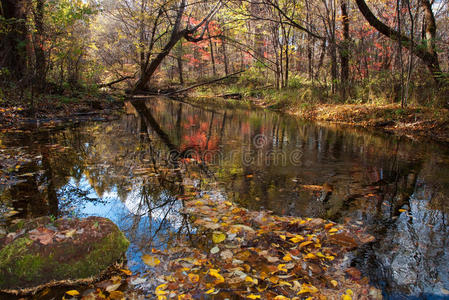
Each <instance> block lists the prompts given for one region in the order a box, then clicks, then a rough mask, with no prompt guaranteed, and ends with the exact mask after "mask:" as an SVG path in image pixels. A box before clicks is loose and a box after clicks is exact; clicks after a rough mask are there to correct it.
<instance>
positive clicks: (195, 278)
mask: <svg viewBox="0 0 449 300" xmlns="http://www.w3.org/2000/svg"><path fill="white" fill-rule="evenodd" d="M188 275H189V279H190V281H191V282H198V281H199V280H200V276H198V275H197V274H192V273H190V274H188Z"/></svg>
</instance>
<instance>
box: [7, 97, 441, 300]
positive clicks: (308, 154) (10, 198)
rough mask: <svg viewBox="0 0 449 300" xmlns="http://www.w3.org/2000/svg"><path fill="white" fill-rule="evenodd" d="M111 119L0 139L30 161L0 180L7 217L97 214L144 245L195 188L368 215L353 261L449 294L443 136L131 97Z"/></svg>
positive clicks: (396, 287)
mask: <svg viewBox="0 0 449 300" xmlns="http://www.w3.org/2000/svg"><path fill="white" fill-rule="evenodd" d="M125 110H126V114H124V115H123V116H122V118H121V119H119V120H116V121H112V122H108V123H88V124H84V125H82V126H77V127H67V128H65V129H63V130H51V129H49V128H44V129H42V128H41V129H39V130H37V129H36V130H32V131H30V132H28V133H26V132H23V133H20V134H17V133H15V134H8V133H5V134H3V136H2V137H1V140H2V147H3V151H6V150H7V149H10V148H12V147H16V146H21V147H24V148H23V149H24V151H26V152H27V153H28V154H29V155H31V156H32V157H33V159H32V160H30V161H28V162H27V163H26V164H23V165H22V166H21V167H20V168H19V169H17V170H9V171H8V172H9V173H8V176H10V177H11V178H15V181H11V182H10V184H9V185H6V184H5V185H3V186H2V187H1V195H0V197H1V199H2V200H1V201H2V202H1V204H0V205H1V206H4V207H6V206H11V207H13V208H14V209H15V210H17V211H18V212H19V213H18V214H17V215H16V216H15V217H16V218H28V217H35V216H41V215H52V216H55V217H56V216H70V215H74V216H89V215H98V216H104V217H108V218H110V219H111V220H113V221H114V222H115V223H116V224H118V226H119V227H120V228H121V229H122V230H123V231H124V232H125V234H126V235H127V237H128V238H129V240H130V241H131V247H130V249H129V251H128V260H129V267H130V268H131V269H132V270H133V271H142V270H143V268H144V266H143V264H142V262H141V259H140V256H141V255H142V253H146V252H147V251H150V249H151V248H159V249H164V248H166V247H170V246H172V245H175V244H176V240H177V238H178V237H179V236H181V235H182V236H189V235H190V233H192V231H193V230H194V229H192V227H191V224H190V220H189V219H188V218H187V217H186V216H185V215H183V214H182V208H183V199H186V198H187V197H189V196H191V195H187V194H186V187H190V186H196V187H199V188H201V189H202V190H203V191H204V192H208V193H213V194H214V195H215V196H216V197H226V198H228V199H230V200H233V201H236V202H238V203H239V204H241V205H242V206H245V207H247V208H249V209H256V210H257V209H268V210H272V211H274V212H275V213H277V214H290V215H297V216H315V217H322V218H326V219H332V220H334V221H338V222H342V223H344V222H350V223H354V224H358V225H360V226H364V227H367V228H368V230H369V232H371V233H372V234H373V235H375V237H376V241H375V242H373V243H371V244H369V245H366V246H365V247H364V248H362V249H359V250H358V251H357V252H356V253H354V257H353V259H352V265H354V266H356V267H357V268H359V269H360V270H361V271H362V273H363V274H364V275H366V276H368V277H369V278H370V279H371V281H372V283H373V284H374V285H377V286H380V287H382V289H383V292H384V296H386V297H387V298H392V299H403V298H428V299H440V298H444V297H445V296H446V297H447V296H448V295H449V275H448V274H449V257H448V256H449V251H448V249H449V248H448V232H447V224H446V223H447V220H446V218H447V214H448V210H449V206H448V197H447V195H448V192H449V191H448V190H449V174H448V173H449V168H448V166H449V151H448V149H447V148H445V147H444V146H443V145H439V144H432V143H417V142H414V141H411V140H408V139H404V138H398V137H395V136H390V135H384V134H379V133H376V132H367V131H365V130H359V129H354V128H345V127H341V126H336V125H329V124H322V125H320V124H315V123H310V122H305V121H302V120H299V119H295V118H291V117H288V116H283V115H279V114H276V113H272V112H267V111H262V110H254V111H249V110H232V111H231V110H226V109H218V108H214V107H209V108H206V107H203V108H201V107H197V106H192V105H189V104H185V103H180V102H176V101H170V100H159V99H151V100H148V101H138V102H133V103H131V102H127V103H126V104H125Z"/></svg>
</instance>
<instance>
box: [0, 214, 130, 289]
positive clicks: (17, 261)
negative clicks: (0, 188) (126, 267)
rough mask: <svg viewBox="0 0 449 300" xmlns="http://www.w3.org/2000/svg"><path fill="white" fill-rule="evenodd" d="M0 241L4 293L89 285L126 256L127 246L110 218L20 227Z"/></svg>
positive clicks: (31, 223) (45, 220) (33, 222)
mask: <svg viewBox="0 0 449 300" xmlns="http://www.w3.org/2000/svg"><path fill="white" fill-rule="evenodd" d="M9 231H10V232H9V233H8V234H7V235H6V236H5V237H3V238H1V239H0V291H6V292H14V291H16V292H17V291H18V292H20V293H25V292H31V291H35V290H37V289H39V287H43V286H51V285H57V284H60V283H76V282H82V281H89V280H92V279H94V278H96V277H97V276H99V275H100V274H101V273H102V272H103V271H105V270H107V269H108V268H109V267H110V266H111V265H113V264H114V263H115V262H117V261H119V260H121V259H122V258H123V257H124V254H125V252H126V250H127V249H128V246H129V242H128V240H127V239H126V238H125V236H124V235H123V233H122V232H121V231H120V230H119V229H118V227H117V226H116V225H115V224H114V223H113V222H112V221H110V220H109V219H106V218H100V217H89V218H86V219H59V220H51V219H50V218H48V217H44V218H38V219H34V220H31V221H26V222H25V221H22V222H19V223H16V224H15V225H14V226H13V228H10V229H9Z"/></svg>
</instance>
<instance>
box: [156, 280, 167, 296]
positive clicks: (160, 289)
mask: <svg viewBox="0 0 449 300" xmlns="http://www.w3.org/2000/svg"><path fill="white" fill-rule="evenodd" d="M165 288H167V284H166V283H163V284H161V285H159V286H157V287H156V291H155V294H156V296H162V295H166V294H168V292H167V291H164V290H165Z"/></svg>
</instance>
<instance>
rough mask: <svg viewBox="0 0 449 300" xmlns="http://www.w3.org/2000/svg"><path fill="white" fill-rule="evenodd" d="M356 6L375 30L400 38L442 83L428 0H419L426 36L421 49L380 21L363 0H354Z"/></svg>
mask: <svg viewBox="0 0 449 300" xmlns="http://www.w3.org/2000/svg"><path fill="white" fill-rule="evenodd" d="M356 3H357V6H358V8H359V10H360V12H361V13H362V14H363V16H364V17H365V19H366V20H367V21H368V23H369V24H370V25H371V26H373V27H374V28H375V29H376V30H377V31H379V32H380V33H382V34H383V35H385V36H387V37H388V38H390V39H392V40H398V39H399V40H401V42H402V44H403V45H404V47H406V48H408V49H409V50H410V51H412V52H413V53H414V54H415V55H416V56H417V57H418V58H420V59H421V61H422V62H423V63H424V64H425V65H426V66H427V68H428V69H429V71H430V73H431V74H432V77H433V79H434V80H435V82H436V83H437V84H442V83H443V81H442V78H441V69H440V64H439V62H438V55H437V53H436V51H435V34H436V25H435V17H434V15H433V12H432V7H431V4H430V2H429V0H421V5H422V6H423V8H424V11H425V19H426V25H427V26H426V38H427V47H426V49H423V48H422V47H419V45H416V44H415V43H414V42H413V41H411V40H410V39H409V38H408V37H407V36H405V35H403V34H401V33H400V32H397V31H396V30H394V29H392V28H390V27H389V26H387V25H386V24H384V23H382V22H381V21H380V20H379V19H378V18H377V17H376V16H375V15H374V14H373V13H372V12H371V10H370V9H369V7H368V5H367V4H366V3H365V0H356Z"/></svg>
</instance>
